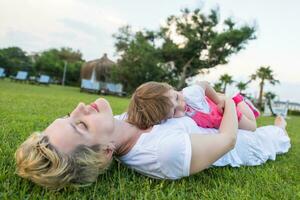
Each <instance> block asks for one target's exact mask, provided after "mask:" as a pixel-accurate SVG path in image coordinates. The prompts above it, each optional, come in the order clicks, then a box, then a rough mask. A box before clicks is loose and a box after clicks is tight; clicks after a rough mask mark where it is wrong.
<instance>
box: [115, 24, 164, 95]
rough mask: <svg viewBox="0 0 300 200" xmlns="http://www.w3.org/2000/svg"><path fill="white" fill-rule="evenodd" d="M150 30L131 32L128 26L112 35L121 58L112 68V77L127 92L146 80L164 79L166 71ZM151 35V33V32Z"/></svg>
mask: <svg viewBox="0 0 300 200" xmlns="http://www.w3.org/2000/svg"><path fill="white" fill-rule="evenodd" d="M150 33H151V32H142V31H140V32H137V33H132V31H131V29H130V27H129V26H126V27H122V28H121V29H119V33H118V34H115V35H114V38H116V40H117V42H116V43H115V47H116V49H117V52H118V54H119V55H121V59H120V60H119V61H118V64H117V66H115V67H114V68H113V70H112V79H113V80H114V81H116V82H121V83H122V84H123V85H124V89H125V90H126V91H127V92H132V91H133V90H134V89H135V88H136V87H137V86H139V85H140V84H142V83H144V82H147V81H164V80H166V79H165V76H166V71H165V69H164V66H161V65H160V63H162V62H161V55H160V54H159V52H158V51H157V50H156V48H155V46H154V43H153V41H152V38H153V37H150V36H151V35H149V34H150ZM151 34H152V35H153V33H151Z"/></svg>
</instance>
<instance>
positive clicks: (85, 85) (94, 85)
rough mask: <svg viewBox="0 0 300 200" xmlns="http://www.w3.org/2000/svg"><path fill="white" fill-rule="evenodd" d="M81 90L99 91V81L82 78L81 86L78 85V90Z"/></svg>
mask: <svg viewBox="0 0 300 200" xmlns="http://www.w3.org/2000/svg"><path fill="white" fill-rule="evenodd" d="M82 91H88V92H96V93H98V92H99V91H100V83H99V82H97V81H96V82H92V81H91V80H87V79H82V80H81V86H80V92H82Z"/></svg>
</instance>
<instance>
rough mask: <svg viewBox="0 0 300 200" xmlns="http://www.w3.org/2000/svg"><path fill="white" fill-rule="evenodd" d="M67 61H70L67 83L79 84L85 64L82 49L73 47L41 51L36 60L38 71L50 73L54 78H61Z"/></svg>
mask: <svg viewBox="0 0 300 200" xmlns="http://www.w3.org/2000/svg"><path fill="white" fill-rule="evenodd" d="M65 62H68V71H67V79H66V84H73V85H74V84H75V85H76V84H78V83H79V79H80V68H81V65H82V64H83V59H82V54H81V52H80V51H74V50H72V49H71V48H61V49H54V48H53V49H49V50H46V51H43V52H41V53H40V54H39V55H38V56H37V58H36V62H35V68H36V71H37V72H39V73H40V74H41V73H45V74H48V75H50V76H51V77H52V78H54V79H57V80H61V78H62V76H63V69H64V66H65Z"/></svg>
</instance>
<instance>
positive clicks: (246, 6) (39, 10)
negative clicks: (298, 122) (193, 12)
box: [0, 0, 300, 102]
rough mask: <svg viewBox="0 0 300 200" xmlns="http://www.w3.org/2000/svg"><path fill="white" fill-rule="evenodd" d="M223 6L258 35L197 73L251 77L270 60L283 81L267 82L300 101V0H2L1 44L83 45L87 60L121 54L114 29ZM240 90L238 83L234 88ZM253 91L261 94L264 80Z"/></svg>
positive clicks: (33, 48) (212, 77)
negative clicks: (217, 63)
mask: <svg viewBox="0 0 300 200" xmlns="http://www.w3.org/2000/svg"><path fill="white" fill-rule="evenodd" d="M217 7H218V8H219V11H220V19H221V21H223V20H224V19H225V18H227V17H232V18H233V19H234V20H235V21H236V22H238V25H239V24H244V23H248V24H250V25H256V27H257V32H256V36H257V39H256V40H252V41H249V43H248V44H247V45H246V48H245V49H243V50H242V51H240V52H239V53H237V54H235V55H232V56H231V57H230V58H229V63H228V64H226V65H220V66H217V67H216V68H214V69H213V70H210V73H209V74H206V75H199V76H198V77H196V78H195V79H197V80H207V81H210V82H212V83H214V82H216V81H217V79H218V78H219V76H220V75H222V74H224V73H228V74H229V75H232V76H233V79H234V80H236V81H247V80H248V77H249V75H250V74H252V73H255V71H256V70H257V68H259V67H260V66H270V67H271V68H272V70H273V71H274V75H275V78H276V79H278V80H280V82H281V83H280V85H277V86H275V87H274V86H270V85H268V84H267V85H266V91H272V92H274V93H276V94H277V95H278V99H280V100H290V101H294V102H300V92H298V91H299V89H298V88H300V68H299V67H300V66H299V61H298V58H299V56H300V51H299V50H300V39H299V36H300V23H299V19H300V12H299V9H300V1H298V0H285V1H282V0H264V1H261V0H251V1H245V0H243V1H242V0H210V1H208V0H206V1H199V0H164V1H162V0H152V1H138V0H123V1H121V0H115V1H112V0H0V48H6V47H10V46H19V47H21V48H22V49H23V50H25V51H26V52H29V53H34V52H41V51H43V50H46V49H49V48H60V47H65V46H66V47H71V48H73V49H75V50H80V51H81V52H82V53H83V58H84V59H85V60H93V59H97V58H99V57H101V56H102V55H103V54H104V53H107V54H108V56H109V57H110V58H111V59H112V60H116V56H115V55H116V54H115V48H114V43H115V40H114V38H113V37H112V34H114V33H117V31H118V28H120V27H122V26H124V25H127V24H129V25H131V26H132V27H133V30H142V29H144V28H146V29H150V30H158V28H159V26H160V25H162V24H163V23H164V22H165V20H166V18H167V17H168V16H170V15H178V14H180V10H181V9H183V8H190V9H194V8H202V10H203V12H208V11H209V10H210V9H211V8H217ZM233 92H235V88H234V86H231V87H229V89H228V93H229V94H230V93H233ZM247 92H248V93H251V94H253V95H254V96H257V95H258V82H253V83H251V84H250V86H249V88H248V89H247Z"/></svg>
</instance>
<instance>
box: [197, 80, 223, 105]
mask: <svg viewBox="0 0 300 200" xmlns="http://www.w3.org/2000/svg"><path fill="white" fill-rule="evenodd" d="M197 84H198V85H200V86H201V87H202V88H203V90H204V92H205V96H207V97H208V98H209V99H210V100H212V101H213V102H214V103H215V104H217V105H218V104H222V103H223V99H222V98H219V95H218V93H217V92H216V91H215V89H214V88H213V87H212V86H211V85H210V84H209V82H207V81H199V82H197Z"/></svg>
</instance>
